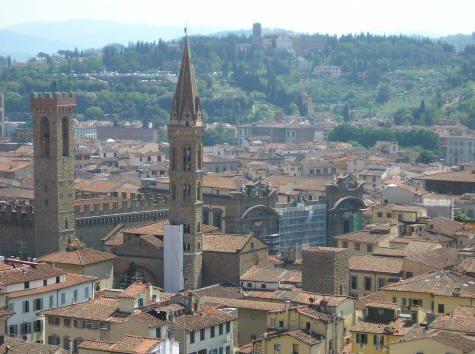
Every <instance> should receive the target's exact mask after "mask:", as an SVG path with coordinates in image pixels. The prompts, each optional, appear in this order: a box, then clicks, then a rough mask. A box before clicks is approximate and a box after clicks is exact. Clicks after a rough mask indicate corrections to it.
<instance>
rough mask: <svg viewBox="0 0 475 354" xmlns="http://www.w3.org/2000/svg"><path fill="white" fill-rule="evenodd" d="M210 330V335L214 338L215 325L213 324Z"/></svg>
mask: <svg viewBox="0 0 475 354" xmlns="http://www.w3.org/2000/svg"><path fill="white" fill-rule="evenodd" d="M210 332H211V334H210V337H211V338H214V335H215V334H214V332H215V327H214V326H211V328H210Z"/></svg>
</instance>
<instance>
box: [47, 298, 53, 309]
mask: <svg viewBox="0 0 475 354" xmlns="http://www.w3.org/2000/svg"><path fill="white" fill-rule="evenodd" d="M53 305H54V296H53V295H50V296H49V301H48V307H49V308H52V307H53Z"/></svg>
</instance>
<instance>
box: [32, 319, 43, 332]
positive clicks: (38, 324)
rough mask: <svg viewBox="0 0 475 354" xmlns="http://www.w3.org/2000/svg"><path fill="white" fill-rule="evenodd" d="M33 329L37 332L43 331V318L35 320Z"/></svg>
mask: <svg viewBox="0 0 475 354" xmlns="http://www.w3.org/2000/svg"><path fill="white" fill-rule="evenodd" d="M33 323H34V324H33V331H35V332H41V330H42V328H41V327H42V324H43V322H42V321H41V320H36V321H35V322H33Z"/></svg>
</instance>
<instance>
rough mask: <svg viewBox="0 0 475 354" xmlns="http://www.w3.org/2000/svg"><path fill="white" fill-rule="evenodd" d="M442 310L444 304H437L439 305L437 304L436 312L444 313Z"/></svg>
mask: <svg viewBox="0 0 475 354" xmlns="http://www.w3.org/2000/svg"><path fill="white" fill-rule="evenodd" d="M444 310H445V308H444V304H439V305H438V306H437V312H438V313H445V311H444Z"/></svg>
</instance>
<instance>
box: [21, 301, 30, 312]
mask: <svg viewBox="0 0 475 354" xmlns="http://www.w3.org/2000/svg"><path fill="white" fill-rule="evenodd" d="M23 312H30V301H28V300H26V301H23Z"/></svg>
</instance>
